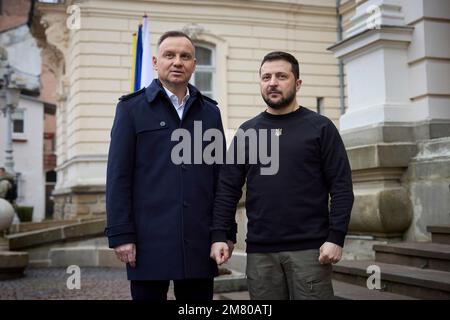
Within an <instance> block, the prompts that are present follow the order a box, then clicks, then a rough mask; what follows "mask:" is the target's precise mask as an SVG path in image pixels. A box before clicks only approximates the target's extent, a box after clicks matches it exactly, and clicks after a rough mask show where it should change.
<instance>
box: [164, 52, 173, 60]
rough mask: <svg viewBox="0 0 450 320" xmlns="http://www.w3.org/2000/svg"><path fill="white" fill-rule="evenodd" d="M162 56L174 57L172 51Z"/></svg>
mask: <svg viewBox="0 0 450 320" xmlns="http://www.w3.org/2000/svg"><path fill="white" fill-rule="evenodd" d="M164 56H165V57H166V58H169V59H171V58H173V57H174V55H173V54H172V53H166V54H165V55H164Z"/></svg>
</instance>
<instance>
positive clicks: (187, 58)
mask: <svg viewBox="0 0 450 320" xmlns="http://www.w3.org/2000/svg"><path fill="white" fill-rule="evenodd" d="M191 58H192V57H191V55H189V54H183V55H181V59H183V60H191Z"/></svg>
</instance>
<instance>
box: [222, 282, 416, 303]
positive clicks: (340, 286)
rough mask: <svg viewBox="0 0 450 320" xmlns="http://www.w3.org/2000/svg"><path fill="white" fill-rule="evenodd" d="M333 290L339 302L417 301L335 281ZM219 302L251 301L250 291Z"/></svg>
mask: <svg viewBox="0 0 450 320" xmlns="http://www.w3.org/2000/svg"><path fill="white" fill-rule="evenodd" d="M333 290H334V295H335V296H336V299H339V300H415V298H412V297H408V296H404V295H399V294H395V293H390V292H383V291H380V290H369V289H367V288H363V287H361V286H357V285H353V284H349V283H345V282H341V281H336V280H333ZM217 299H218V300H250V295H249V293H248V291H237V292H227V293H221V294H219V295H217Z"/></svg>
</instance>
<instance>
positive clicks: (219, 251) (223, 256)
mask: <svg viewBox="0 0 450 320" xmlns="http://www.w3.org/2000/svg"><path fill="white" fill-rule="evenodd" d="M233 249H234V244H233V242H232V241H227V242H214V243H213V244H212V245H211V253H210V255H209V256H210V257H211V258H213V259H214V260H215V261H216V263H217V264H218V265H219V266H220V265H221V264H222V263H224V262H227V261H228V259H230V257H231V254H232V253H233Z"/></svg>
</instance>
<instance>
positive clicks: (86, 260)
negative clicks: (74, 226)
mask: <svg viewBox="0 0 450 320" xmlns="http://www.w3.org/2000/svg"><path fill="white" fill-rule="evenodd" d="M48 258H49V261H50V265H49V266H50V267H67V266H70V265H77V266H79V267H108V268H125V264H124V263H123V262H121V261H119V260H118V259H117V257H116V255H115V253H114V250H112V249H110V248H108V247H96V246H77V247H61V248H52V249H50V250H49V254H48ZM34 262H35V261H33V263H34Z"/></svg>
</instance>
